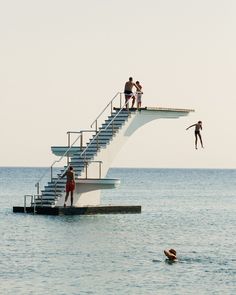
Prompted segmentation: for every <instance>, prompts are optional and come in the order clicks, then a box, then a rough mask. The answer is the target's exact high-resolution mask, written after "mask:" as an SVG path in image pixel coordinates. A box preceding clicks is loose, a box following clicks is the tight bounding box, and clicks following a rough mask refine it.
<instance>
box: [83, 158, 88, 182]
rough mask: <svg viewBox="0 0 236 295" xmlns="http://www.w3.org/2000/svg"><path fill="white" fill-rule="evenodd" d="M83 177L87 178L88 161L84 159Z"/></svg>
mask: <svg viewBox="0 0 236 295" xmlns="http://www.w3.org/2000/svg"><path fill="white" fill-rule="evenodd" d="M84 163H85V178H86V179H87V178H88V162H87V161H85V162H84Z"/></svg>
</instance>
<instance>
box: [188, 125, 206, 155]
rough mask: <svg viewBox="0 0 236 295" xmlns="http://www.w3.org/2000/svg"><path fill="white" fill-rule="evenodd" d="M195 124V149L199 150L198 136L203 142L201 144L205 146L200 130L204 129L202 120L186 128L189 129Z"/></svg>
mask: <svg viewBox="0 0 236 295" xmlns="http://www.w3.org/2000/svg"><path fill="white" fill-rule="evenodd" d="M194 126H195V132H194V133H195V149H196V150H197V140H198V137H199V139H200V142H201V146H202V148H203V143H202V136H201V133H200V130H202V121H198V122H197V123H196V124H193V125H191V126H189V127H188V128H186V130H188V129H189V128H191V127H194Z"/></svg>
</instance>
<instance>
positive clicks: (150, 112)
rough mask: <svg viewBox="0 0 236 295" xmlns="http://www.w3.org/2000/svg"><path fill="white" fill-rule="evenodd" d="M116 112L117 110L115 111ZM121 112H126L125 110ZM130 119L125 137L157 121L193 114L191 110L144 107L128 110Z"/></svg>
mask: <svg viewBox="0 0 236 295" xmlns="http://www.w3.org/2000/svg"><path fill="white" fill-rule="evenodd" d="M117 110H118V109H117ZM123 111H126V110H125V109H124V110H123ZM129 111H130V113H131V115H132V119H131V120H130V124H129V126H128V128H127V130H126V132H125V135H126V136H131V135H132V134H133V133H134V132H135V131H136V130H137V129H138V128H140V127H142V126H143V125H145V124H147V123H149V122H151V121H153V120H158V119H178V118H180V117H184V116H187V115H188V114H189V113H191V112H194V110H193V109H182V108H167V107H145V108H141V109H139V110H137V109H136V108H134V109H129Z"/></svg>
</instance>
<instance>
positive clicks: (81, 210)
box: [13, 205, 141, 215]
mask: <svg viewBox="0 0 236 295" xmlns="http://www.w3.org/2000/svg"><path fill="white" fill-rule="evenodd" d="M13 212H14V213H32V214H41V215H95V214H134V213H141V206H112V205H109V206H94V207H41V206H36V207H33V206H30V207H22V206H19V207H18V206H15V207H13Z"/></svg>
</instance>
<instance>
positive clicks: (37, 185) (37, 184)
mask: <svg viewBox="0 0 236 295" xmlns="http://www.w3.org/2000/svg"><path fill="white" fill-rule="evenodd" d="M36 187H37V194H38V195H39V182H37V183H36Z"/></svg>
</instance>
